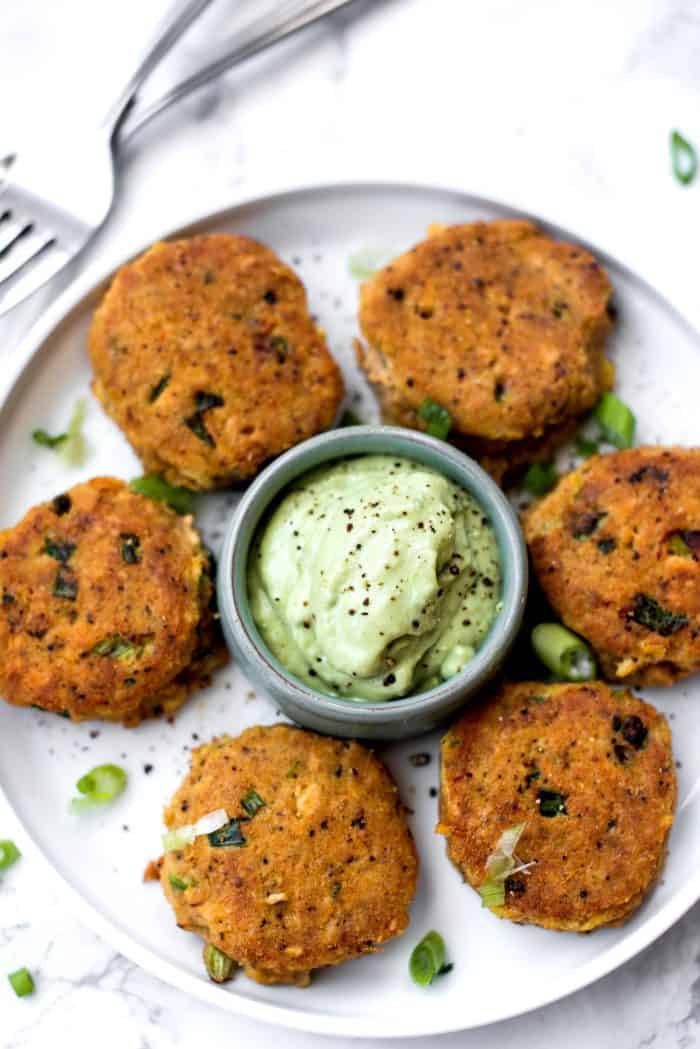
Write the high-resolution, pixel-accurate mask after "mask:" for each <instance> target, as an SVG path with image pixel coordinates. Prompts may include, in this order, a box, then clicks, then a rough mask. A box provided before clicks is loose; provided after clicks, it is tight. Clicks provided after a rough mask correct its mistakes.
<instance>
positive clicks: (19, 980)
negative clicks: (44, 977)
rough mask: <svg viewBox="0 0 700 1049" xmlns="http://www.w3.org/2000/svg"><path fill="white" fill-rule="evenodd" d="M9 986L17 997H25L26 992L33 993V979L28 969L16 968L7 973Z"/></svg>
mask: <svg viewBox="0 0 700 1049" xmlns="http://www.w3.org/2000/svg"><path fill="white" fill-rule="evenodd" d="M7 979H8V980H9V981H10V986H11V987H12V990H13V991H14V992H15V994H16V995H17V997H18V998H26V997H27V995H28V994H34V989H35V988H34V980H33V979H32V974H31V973H30V971H29V969H17V970H16V971H15V972H13V973H8V974H7Z"/></svg>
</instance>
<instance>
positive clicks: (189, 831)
mask: <svg viewBox="0 0 700 1049" xmlns="http://www.w3.org/2000/svg"><path fill="white" fill-rule="evenodd" d="M228 822H229V818H228V814H227V812H226V809H216V811H215V812H208V813H207V814H206V815H205V816H202V817H200V819H198V820H197V822H196V823H186V824H185V825H184V826H182V827H176V828H175V829H174V830H169V831H166V832H165V834H164V835H163V850H164V851H165V852H177V851H178V850H179V849H184V847H185V846H186V845H191V844H192V842H193V841H194V839H195V838H198V837H200V835H202V834H212V833H213V832H214V831H215V830H220V829H221V827H225V826H226V824H227V823H228Z"/></svg>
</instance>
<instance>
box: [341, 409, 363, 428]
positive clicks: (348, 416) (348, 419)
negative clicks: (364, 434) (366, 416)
mask: <svg viewBox="0 0 700 1049" xmlns="http://www.w3.org/2000/svg"><path fill="white" fill-rule="evenodd" d="M338 426H362V419H360V417H359V416H358V415H355V413H354V412H353V411H351V409H350V408H348V409H347V411H344V412H343V414H342V415H341V417H340V422H339V423H338Z"/></svg>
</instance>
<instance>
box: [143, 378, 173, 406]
mask: <svg viewBox="0 0 700 1049" xmlns="http://www.w3.org/2000/svg"><path fill="white" fill-rule="evenodd" d="M169 382H170V375H163V376H162V377H161V378H160V379H159V380H158V382H157V383H156V384H155V386H152V387H151V392H150V393H149V395H148V403H149V404H153V403H154V402H155V401H157V400H158V398H159V397H160V395H161V393H162V392H163V390H164V389H165V387H166V386H167V385H168V383H169Z"/></svg>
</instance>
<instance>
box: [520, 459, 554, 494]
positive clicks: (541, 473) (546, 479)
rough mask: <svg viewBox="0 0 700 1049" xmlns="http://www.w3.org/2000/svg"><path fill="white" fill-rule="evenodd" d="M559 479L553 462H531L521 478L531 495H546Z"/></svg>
mask: <svg viewBox="0 0 700 1049" xmlns="http://www.w3.org/2000/svg"><path fill="white" fill-rule="evenodd" d="M558 480H559V474H558V473H557V471H556V468H555V466H554V463H544V462H539V463H532V464H531V466H529V467H528V470H527V473H526V474H525V477H524V478H523V485H524V487H525V488H526V489H527V491H528V492H530V493H531V494H532V495H546V494H547V492H549V491H551V490H552V488H554V485H555V484H556V483H557V481H558Z"/></svg>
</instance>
